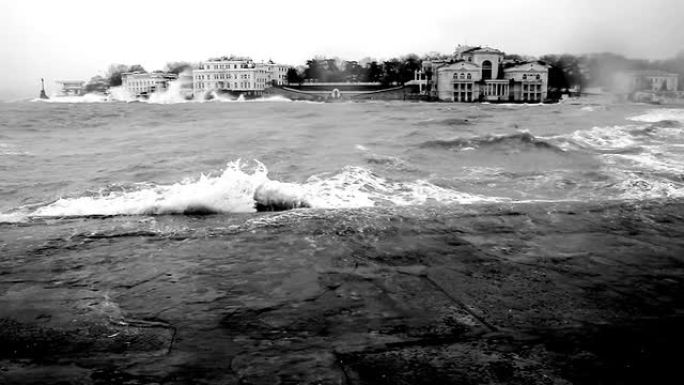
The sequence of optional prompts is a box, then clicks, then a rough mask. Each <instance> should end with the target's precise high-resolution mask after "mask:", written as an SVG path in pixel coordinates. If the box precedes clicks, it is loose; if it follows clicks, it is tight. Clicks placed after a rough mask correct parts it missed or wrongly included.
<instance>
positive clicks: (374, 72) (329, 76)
mask: <svg viewBox="0 0 684 385" xmlns="http://www.w3.org/2000/svg"><path fill="white" fill-rule="evenodd" d="M231 58H233V56H231ZM452 58H453V57H452V56H451V55H448V54H442V53H438V52H431V53H428V54H426V55H423V56H418V55H416V54H408V55H404V56H400V57H396V58H391V59H388V60H377V59H372V58H364V59H361V60H358V61H353V60H345V59H341V58H325V57H314V58H312V59H310V60H307V61H306V64H305V65H302V66H299V67H296V68H295V67H291V68H290V69H289V70H288V72H287V81H288V82H289V83H290V84H299V83H303V82H319V83H324V82H378V83H381V84H383V85H399V84H404V83H406V82H408V81H410V80H413V79H414V76H415V75H414V72H415V71H416V70H419V69H421V67H422V62H423V61H425V60H447V61H449V60H452ZM504 59H505V60H508V61H529V60H540V61H542V62H545V63H546V64H548V65H549V66H550V68H549V88H550V89H551V90H557V91H562V90H566V89H570V88H579V89H582V88H585V87H592V86H593V87H606V88H609V87H610V86H611V82H612V81H613V75H614V74H616V73H617V72H620V71H630V70H662V71H666V72H671V73H676V74H678V75H679V76H680V77H681V78H682V79H684V51H681V52H679V53H678V54H677V55H675V56H674V57H672V58H668V59H663V60H646V59H630V58H626V57H624V56H622V55H618V54H614V53H598V54H584V55H571V54H562V55H543V56H541V57H539V58H535V57H532V56H524V55H518V54H508V55H505V57H504ZM192 68H193V65H192V64H191V63H188V62H184V61H175V62H169V63H167V64H166V66H165V68H164V70H163V71H154V72H171V73H175V74H180V73H182V72H184V71H188V70H191V69H192ZM126 72H147V71H146V70H145V68H143V66H141V65H140V64H133V65H125V64H112V65H111V66H110V67H109V69H108V71H107V73H106V75H104V76H99V75H98V76H94V77H92V78H91V79H90V80H89V81H88V82H87V84H86V87H85V88H86V92H96V91H104V90H106V89H107V88H109V87H116V86H120V85H121V83H122V79H121V75H122V74H123V73H126ZM427 75H428V76H431V74H427ZM683 85H684V81H682V82H680V88H681V87H682V86H683Z"/></svg>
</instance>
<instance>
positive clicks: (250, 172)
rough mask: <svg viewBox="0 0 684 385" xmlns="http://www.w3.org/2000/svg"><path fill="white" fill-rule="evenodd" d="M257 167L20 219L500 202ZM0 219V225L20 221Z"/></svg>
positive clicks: (363, 178) (370, 177) (100, 197)
mask: <svg viewBox="0 0 684 385" xmlns="http://www.w3.org/2000/svg"><path fill="white" fill-rule="evenodd" d="M267 174H268V169H267V168H266V166H265V165H263V164H262V163H261V162H258V161H254V162H253V164H248V163H243V162H241V161H240V160H238V161H235V162H230V163H229V164H228V165H227V167H226V168H225V169H224V170H223V172H222V173H221V174H220V175H218V176H206V175H201V176H200V177H199V178H198V179H196V180H189V181H183V182H179V183H175V184H171V185H154V184H138V185H133V186H119V187H120V188H116V189H111V188H110V189H107V190H106V191H104V192H101V193H97V194H84V195H82V196H77V197H72V198H62V199H59V200H57V201H55V202H52V203H50V204H46V205H43V206H40V207H38V208H36V209H34V210H33V211H31V212H27V213H24V214H23V217H24V218H25V217H64V216H92V215H153V214H212V213H248V212H255V211H279V210H288V209H296V208H322V209H336V208H361V207H373V206H377V205H385V206H403V205H416V204H424V203H428V202H431V201H433V202H439V203H456V202H457V203H475V202H492V201H500V200H502V199H501V198H492V197H484V196H476V195H471V194H466V193H461V192H458V191H454V190H450V189H446V188H442V187H439V186H435V185H433V184H431V183H428V182H426V181H420V180H418V181H414V182H392V181H388V180H386V179H384V178H381V177H379V176H377V175H375V174H373V173H372V172H371V171H370V170H367V169H364V168H361V167H351V166H348V167H345V168H344V169H342V170H341V171H340V172H337V173H329V174H325V175H315V176H312V177H310V178H309V179H308V180H307V181H306V182H304V183H301V184H299V183H287V182H280V181H274V180H270V179H269V178H268V176H267ZM21 218H22V216H20V215H19V214H18V213H17V212H10V213H5V214H2V216H0V221H6V222H15V221H17V220H19V219H21Z"/></svg>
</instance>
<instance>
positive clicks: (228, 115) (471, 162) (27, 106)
mask: <svg viewBox="0 0 684 385" xmlns="http://www.w3.org/2000/svg"><path fill="white" fill-rule="evenodd" d="M75 101H78V103H74V102H75ZM683 170H684V110H683V109H676V108H659V107H654V106H647V105H612V104H606V105H600V104H587V103H586V102H584V103H582V104H571V103H568V104H559V105H486V104H484V105H478V104H467V105H465V104H464V105H460V104H428V103H401V102H391V103H385V102H377V103H348V104H345V103H340V104H318V103H304V102H290V101H287V100H284V99H270V100H266V101H263V100H262V101H252V102H221V101H216V102H208V103H176V104H172V103H166V101H164V102H159V103H155V102H154V100H153V101H152V103H138V102H136V103H123V102H111V103H107V102H103V101H102V100H100V99H98V101H97V102H92V100H90V99H89V98H88V97H86V98H81V99H58V100H54V99H53V100H52V101H51V102H49V103H45V102H21V103H4V104H0V230H1V231H0V235H2V237H0V253H2V254H3V255H4V256H5V258H19V256H21V255H24V254H25V252H27V251H28V250H42V249H44V248H45V247H57V248H58V249H59V248H60V247H61V246H54V245H55V242H57V244H59V245H61V244H63V243H64V242H66V245H67V246H64V247H67V248H66V249H65V252H67V251H66V250H69V251H68V252H79V250H80V249H79V247H80V246H74V245H73V244H72V243H73V242H71V240H74V239H76V240H79V239H82V238H84V237H85V238H87V239H90V238H89V237H91V236H96V237H98V239H99V237H109V236H113V237H115V238H116V239H119V240H120V241H119V242H120V245H119V247H118V249H117V251H116V252H114V253H115V254H121V255H129V254H130V253H131V252H132V249H133V248H138V246H136V243H135V242H136V241H134V239H135V238H136V234H147V235H146V236H153V237H154V238H158V240H159V241H160V242H161V243H160V245H161V246H160V247H161V249H160V250H163V249H164V248H165V247H166V246H170V245H172V244H173V242H174V240H172V239H169V235H170V234H171V235H173V237H175V236H176V235H177V234H179V233H182V234H185V235H183V239H185V238H187V237H189V238H193V239H194V238H197V240H198V241H199V240H201V239H205V237H207V236H211V234H219V236H220V237H223V236H227V235H225V231H224V230H225V229H229V230H230V229H233V228H235V229H242V230H245V231H252V230H254V229H255V228H258V229H261V230H260V231H265V232H266V233H268V234H270V233H271V232H274V231H275V232H277V233H278V237H277V238H274V239H273V240H272V244H264V241H263V239H261V238H260V236H259V235H254V237H255V238H254V239H255V243H254V244H253V245H252V251H251V252H261V251H259V250H263V248H264V247H272V248H278V249H279V250H281V251H282V252H283V253H303V252H304V253H306V252H307V251H306V247H304V249H302V247H303V246H302V245H301V244H299V243H298V241H296V240H298V239H299V238H300V237H301V233H302V232H304V233H309V232H311V231H314V232H316V231H321V230H322V231H324V232H325V231H326V230H325V227H326V221H325V218H326V217H329V218H333V217H335V218H338V219H339V218H340V216H342V217H344V216H345V215H347V214H345V213H347V212H349V215H350V218H356V219H354V221H353V222H354V223H352V224H350V226H356V227H358V228H361V229H363V228H368V227H369V226H371V227H372V226H376V225H377V223H378V221H379V220H380V221H381V222H382V220H384V219H383V218H386V217H387V216H388V215H389V216H390V217H391V216H392V215H398V216H401V217H404V218H411V223H413V225H411V226H418V228H420V229H421V230H420V231H423V230H424V229H426V228H431V229H432V230H434V231H440V230H439V228H440V226H442V225H441V224H440V223H438V221H437V222H435V221H436V220H435V219H433V218H434V213H436V212H440V211H444V212H450V211H451V210H454V209H456V210H458V209H459V207H460V206H462V205H469V206H472V204H481V203H484V204H490V203H491V204H495V205H496V204H502V205H511V204H513V205H514V204H516V202H535V201H544V202H548V201H595V202H605V201H615V200H632V201H633V200H637V201H645V200H651V199H676V198H680V197H682V195H684V171H683ZM472 207H476V206H472ZM285 209H288V211H287V212H286V213H285V214H282V213H278V214H274V213H264V212H258V211H270V210H285ZM290 209H291V210H290ZM475 210H477V209H476V208H475ZM206 214H211V216H210V217H206V216H204V215H206ZM198 215H199V216H198ZM283 215H285V216H283ZM312 215H313V216H314V217H315V218H317V219H316V220H315V221H314V222H315V223H314V224H313V225H315V226H317V229H312V228H309V227H308V226H311V225H312V223H309V222H310V221H309V222H307V221H305V222H306V223H304V222H302V223H300V222H298V221H297V220H296V218H297V217H298V216H304V217H311V216H312ZM358 215H361V217H362V218H366V219H365V220H362V221H361V222H358V221H357V219H358V218H359V217H358ZM202 218H204V219H202ZM293 218H294V219H295V220H293ZM321 218H322V222H321V220H320V219H321ZM283 221H284V222H283ZM357 222H358V223H357ZM433 222H434V223H433ZM283 223H286V224H283ZM219 224H220V226H219ZM226 226H227V227H226ZM231 226H232V227H231ZM255 226H256V227H255ZM283 226H284V227H283ZM300 226H301V227H302V228H298V227H300ZM330 226H333V225H332V224H331V225H330ZM318 227H322V229H321V228H318ZM331 228H332V227H331ZM418 228H416V230H417V229H418ZM274 229H277V230H274ZM242 230H240V231H242ZM217 231H218V232H217ZM231 231H233V230H230V231H229V233H231ZM408 231H413V230H412V229H408ZM121 234H124V235H125V234H128V235H132V236H133V238H131V239H132V240H131V241H130V242H129V241H126V237H124V238H120V235H121ZM221 234H223V235H221ZM388 236H389V235H388ZM246 237H247V238H248V239H249V238H250V236H248V235H246ZM362 238H363V237H362ZM399 238H400V237H399ZM399 238H397V239H395V240H394V242H395V244H394V246H396V247H401V245H402V244H403V243H402V240H401V239H399ZM288 240H289V241H288ZM362 242H367V243H368V245H374V244H375V243H374V242H376V240H375V238H373V236H372V235H371V236H370V238H368V239H366V240H362ZM79 244H80V243H79ZM200 244H201V243H200ZM69 245H70V246H69ZM406 246H407V247H409V246H410V245H406ZM83 247H86V246H83ZM307 247H310V248H311V250H315V249H316V247H317V246H316V245H315V244H311V245H308V246H307ZM372 247H375V246H372ZM378 247H380V246H378ZM431 247H434V248H438V249H439V248H442V247H445V248H448V247H449V246H448V245H443V244H435V245H431ZM86 248H87V247H86ZM194 251H197V250H194ZM83 252H86V253H89V252H92V251H89V249H88V250H86V249H84V250H83ZM199 252H202V251H201V247H200V250H199ZM207 252H211V251H207ZM13 255H14V256H15V257H12V256H13ZM22 258H23V257H22ZM231 258H232V257H231ZM234 258H237V259H240V258H242V257H240V256H234Z"/></svg>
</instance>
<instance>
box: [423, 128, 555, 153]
mask: <svg viewBox="0 0 684 385" xmlns="http://www.w3.org/2000/svg"><path fill="white" fill-rule="evenodd" d="M420 147H422V148H435V149H447V150H469V149H479V148H491V149H500V150H513V149H525V148H536V149H543V150H552V151H564V150H563V149H561V148H560V147H558V146H556V145H554V144H552V143H550V142H548V141H546V140H545V139H542V138H537V137H535V136H534V135H532V134H530V133H529V132H518V133H515V134H510V135H486V136H478V137H474V138H456V139H451V140H430V141H427V142H423V143H421V144H420Z"/></svg>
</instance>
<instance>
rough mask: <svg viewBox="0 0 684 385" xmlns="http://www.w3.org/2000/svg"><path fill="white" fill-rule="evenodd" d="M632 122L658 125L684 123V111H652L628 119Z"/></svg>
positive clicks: (667, 109) (680, 109) (665, 109)
mask: <svg viewBox="0 0 684 385" xmlns="http://www.w3.org/2000/svg"><path fill="white" fill-rule="evenodd" d="M628 119H629V120H632V121H637V122H646V123H656V122H662V121H667V120H670V121H677V122H680V123H684V109H683V108H659V109H655V110H650V111H648V112H646V113H645V114H642V115H637V116H632V117H630V118H628Z"/></svg>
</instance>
